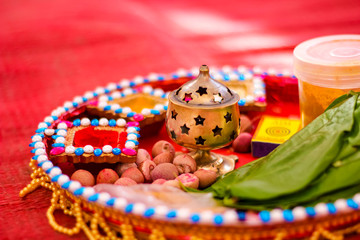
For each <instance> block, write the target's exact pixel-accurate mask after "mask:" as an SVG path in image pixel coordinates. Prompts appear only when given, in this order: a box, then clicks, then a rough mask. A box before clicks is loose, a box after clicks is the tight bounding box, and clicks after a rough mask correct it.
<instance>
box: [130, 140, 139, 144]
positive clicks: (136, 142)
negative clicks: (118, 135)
mask: <svg viewBox="0 0 360 240" xmlns="http://www.w3.org/2000/svg"><path fill="white" fill-rule="evenodd" d="M127 141H130V142H133V143H135V145H139V142H138V141H136V140H127Z"/></svg>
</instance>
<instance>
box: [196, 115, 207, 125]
mask: <svg viewBox="0 0 360 240" xmlns="http://www.w3.org/2000/svg"><path fill="white" fill-rule="evenodd" d="M194 120H195V122H196V125H203V126H204V121H205V118H202V117H201V116H200V115H199V116H197V117H196V118H194Z"/></svg>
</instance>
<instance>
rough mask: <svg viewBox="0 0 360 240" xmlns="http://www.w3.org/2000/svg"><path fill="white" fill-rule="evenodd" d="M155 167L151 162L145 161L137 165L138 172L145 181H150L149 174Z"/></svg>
mask: <svg viewBox="0 0 360 240" xmlns="http://www.w3.org/2000/svg"><path fill="white" fill-rule="evenodd" d="M155 167H156V164H155V163H154V162H153V161H151V160H145V161H143V162H142V163H140V165H139V170H140V172H141V173H142V174H143V175H144V178H145V181H146V182H150V181H151V172H152V171H153V170H154V168H155Z"/></svg>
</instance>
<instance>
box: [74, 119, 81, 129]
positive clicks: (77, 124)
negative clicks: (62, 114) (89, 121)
mask: <svg viewBox="0 0 360 240" xmlns="http://www.w3.org/2000/svg"><path fill="white" fill-rule="evenodd" d="M73 124H74V126H75V127H78V126H80V124H81V120H80V119H78V118H77V119H75V120H74V121H73Z"/></svg>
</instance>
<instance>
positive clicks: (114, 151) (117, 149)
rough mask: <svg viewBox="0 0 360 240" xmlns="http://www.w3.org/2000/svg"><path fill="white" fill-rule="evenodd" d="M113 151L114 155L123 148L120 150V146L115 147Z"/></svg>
mask: <svg viewBox="0 0 360 240" xmlns="http://www.w3.org/2000/svg"><path fill="white" fill-rule="evenodd" d="M112 153H113V154H114V155H119V154H120V153H121V150H120V148H113V150H112Z"/></svg>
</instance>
